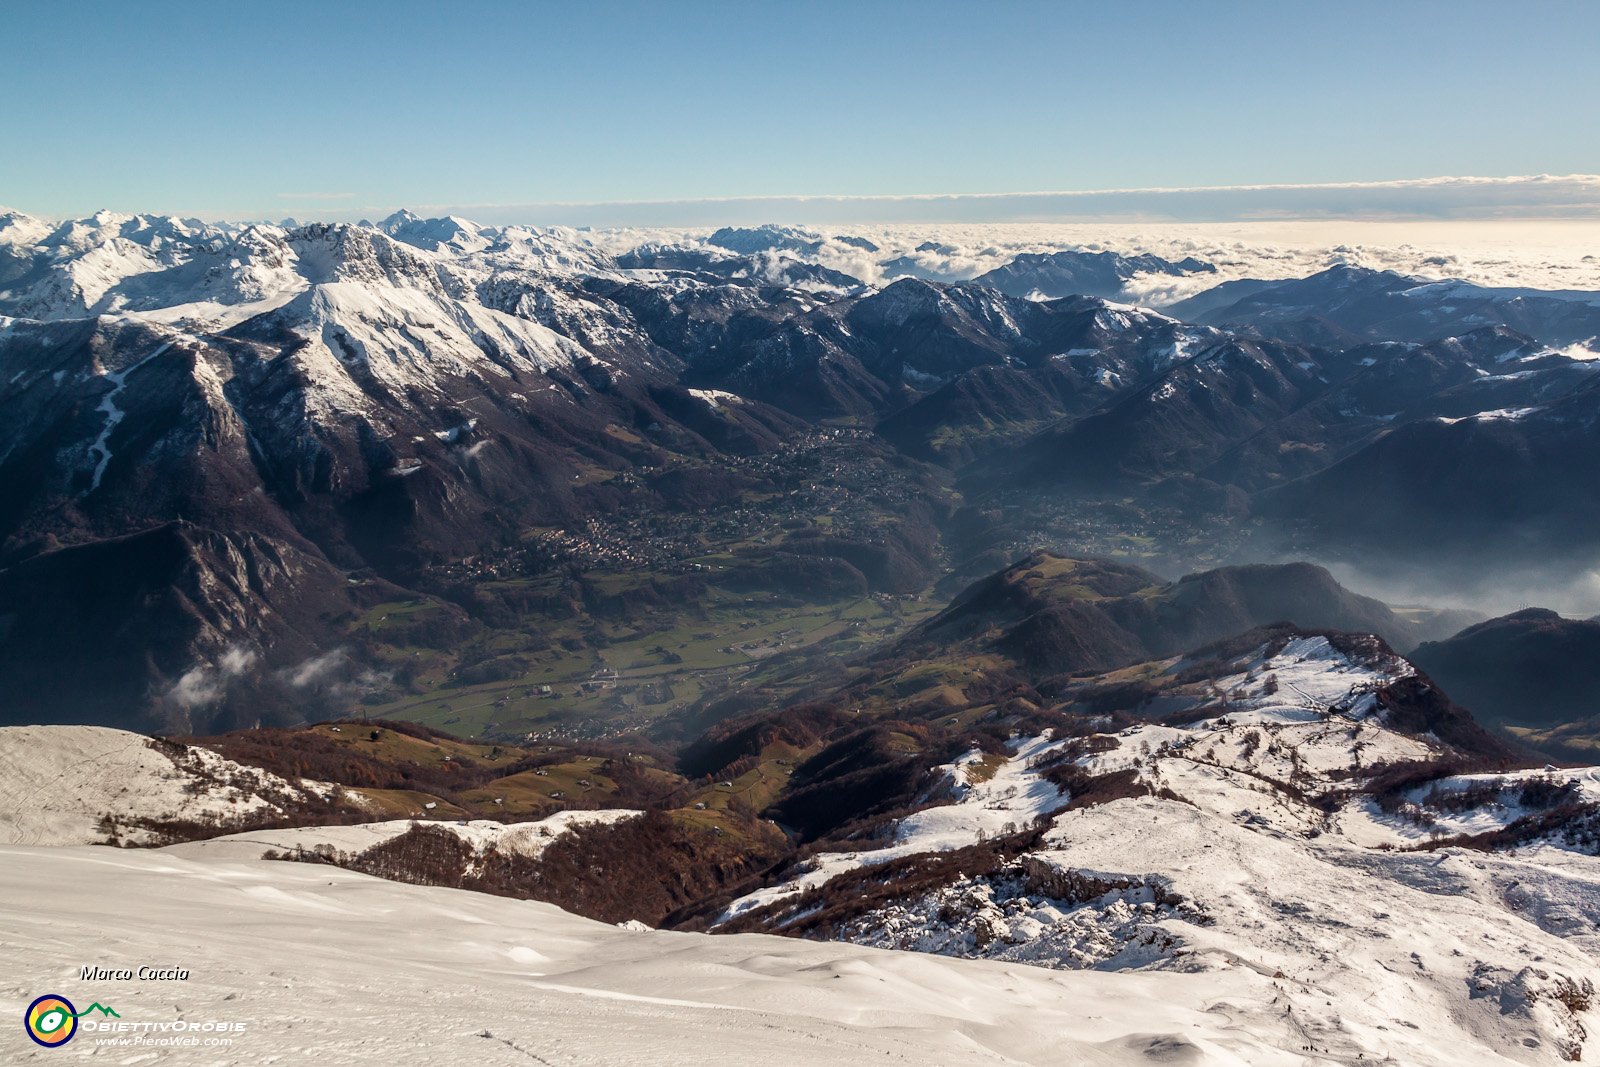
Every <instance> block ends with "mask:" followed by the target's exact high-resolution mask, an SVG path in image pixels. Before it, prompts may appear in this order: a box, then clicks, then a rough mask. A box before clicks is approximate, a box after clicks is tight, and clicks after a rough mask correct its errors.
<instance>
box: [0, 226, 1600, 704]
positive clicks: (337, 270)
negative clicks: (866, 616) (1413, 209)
mask: <svg viewBox="0 0 1600 1067" xmlns="http://www.w3.org/2000/svg"><path fill="white" fill-rule="evenodd" d="M947 252H948V253H949V254H951V255H954V252H955V250H953V249H942V248H941V247H939V246H936V245H932V244H930V245H927V246H924V247H922V248H918V249H911V250H890V249H885V248H883V247H880V245H879V244H877V243H875V242H874V241H873V240H869V239H867V238H865V237H861V236H854V235H848V234H834V235H828V234H821V233H816V232H812V231H807V230H799V229H794V228H787V227H776V226H767V227H756V228H746V229H735V228H726V229H722V230H718V231H716V232H714V233H711V234H709V235H704V236H696V235H686V236H684V237H682V238H681V239H676V240H673V241H669V242H666V243H663V242H662V241H661V240H660V239H659V238H658V237H654V236H652V237H651V238H650V239H649V240H641V241H640V242H638V243H629V242H628V241H626V240H625V239H622V238H619V237H618V236H617V235H599V234H592V233H587V232H581V231H574V230H538V229H531V228H525V227H484V226H478V225H476V224H474V223H472V222H470V221H467V220H464V219H458V218H446V219H423V218H419V217H417V216H415V215H412V214H410V213H406V212H401V213H397V214H396V215H393V216H390V217H389V218H386V219H384V220H382V221H380V222H377V223H371V224H360V225H345V224H339V225H324V224H312V225H288V224H286V225H278V226H273V225H249V226H218V225H210V224H204V223H200V222H196V221H193V220H183V219H176V218H168V217H159V216H144V215H117V214H112V213H101V214H99V215H96V216H93V217H92V218H88V219H81V220H74V221H69V222H66V223H61V224H54V223H46V222H42V221H40V220H36V219H31V218H28V217H26V216H20V215H14V214H13V215H6V216H0V372H3V373H0V411H3V412H4V413H5V415H6V418H5V419H4V420H3V421H0V684H3V685H6V686H7V687H8V688H10V689H11V690H12V691H13V692H18V693H22V694H24V695H23V696H22V697H21V698H20V700H19V702H18V703H17V704H16V705H14V706H15V708H16V710H15V711H14V712H12V714H13V715H14V716H16V720H15V721H32V720H35V719H50V718H62V719H71V720H79V721H112V722H123V721H130V720H129V715H130V714H131V713H130V711H129V709H140V710H139V712H138V713H137V714H140V715H152V716H158V717H159V716H168V717H171V716H174V715H176V716H178V717H179V719H180V720H184V718H185V717H186V716H190V715H195V714H204V709H205V708H206V707H208V706H210V705H209V704H208V694H209V693H210V692H211V691H212V690H213V689H215V688H217V686H218V685H220V682H221V680H222V679H224V678H225V677H226V672H225V671H223V668H222V667H220V666H219V664H220V663H221V661H222V659H223V658H224V657H227V656H230V655H231V656H233V657H234V659H233V660H232V661H230V662H239V661H240V657H243V660H246V661H249V662H255V663H260V664H268V665H272V666H273V669H275V670H277V669H286V668H288V667H290V666H292V665H294V664H298V663H304V662H308V661H310V660H312V659H315V658H316V657H318V656H322V655H325V654H328V653H329V652H331V651H335V650H342V652H341V655H348V656H350V657H352V663H353V664H354V663H356V662H357V661H360V660H361V657H367V660H368V661H370V662H367V664H366V666H367V667H368V668H370V672H369V673H373V676H374V677H383V678H393V677H402V678H409V677H411V676H412V675H413V674H415V673H416V672H413V671H410V670H404V671H402V670H400V667H399V663H400V660H401V659H402V658H405V657H411V658H417V657H414V656H412V655H411V653H409V652H405V651H402V649H401V648H400V646H389V645H386V644H384V643H383V642H378V643H377V644H374V643H373V638H372V631H371V626H372V625H375V623H374V620H376V619H378V618H380V617H383V618H387V614H388V608H387V606H388V605H393V604H396V603H407V602H410V601H413V600H417V601H420V602H425V603H427V604H428V605H430V607H429V610H430V611H434V612H437V613H438V616H439V618H440V619H444V618H450V619H457V620H458V621H459V620H462V619H466V620H469V621H470V625H472V626H479V627H488V628H490V629H491V630H499V629H504V628H505V627H508V626H524V627H525V626H526V625H528V624H525V623H521V622H517V621H516V620H518V619H525V618H533V617H542V616H540V615H539V613H540V612H546V611H557V610H558V608H557V607H556V605H562V606H561V607H559V611H562V612H569V613H570V612H572V611H574V610H577V609H574V608H573V607H572V605H573V604H575V603H578V601H576V600H574V599H573V596H574V595H572V594H569V593H559V594H558V593H541V594H539V596H538V597H533V596H532V594H529V593H526V592H518V591H516V590H513V589H510V588H509V587H505V586H503V584H502V585H495V584H494V583H495V582H500V583H505V582H528V581H532V580H533V578H534V577H535V576H538V575H551V574H554V573H556V572H555V571H553V570H551V568H552V567H568V568H576V570H575V571H574V572H573V573H577V574H584V573H589V574H599V573H600V572H602V571H604V570H605V568H607V567H623V566H625V565H626V561H627V560H629V559H630V558H632V559H634V560H635V561H637V560H643V559H646V558H648V559H649V560H650V561H651V563H650V566H651V567H652V568H655V569H656V570H657V571H658V572H659V573H662V574H695V575H699V576H700V577H698V578H696V579H695V580H696V581H699V582H706V583H709V586H710V587H713V588H716V589H719V590H721V589H723V588H724V587H726V588H734V587H737V589H738V590H740V591H741V593H742V594H745V595H748V594H749V593H751V592H756V593H760V594H762V595H781V596H796V595H800V596H805V597H810V598H812V599H813V600H818V599H821V600H827V599H828V598H829V597H833V596H836V595H842V592H843V591H845V590H853V591H857V592H858V593H864V592H868V591H870V592H873V593H875V594H881V595H910V594H912V593H915V592H917V591H918V590H922V589H930V590H931V589H932V588H933V584H934V583H935V582H937V581H938V580H939V579H940V578H941V577H945V576H961V577H963V578H971V577H976V576H978V575H980V574H983V573H987V572H990V571H994V570H997V569H999V568H1000V567H1001V566H1003V565H1004V564H1007V563H1010V562H1013V561H1014V560H1016V559H1018V558H1021V557H1024V556H1026V555H1027V552H1028V551H1029V550H1031V549H1033V548H1037V547H1050V548H1053V549H1055V550H1057V551H1060V552H1065V553H1067V554H1069V555H1075V556H1083V555H1104V554H1105V553H1106V551H1114V552H1121V553H1124V554H1125V555H1127V556H1128V557H1129V558H1130V560H1131V561H1143V562H1144V563H1145V564H1146V565H1150V566H1155V567H1156V568H1157V569H1158V570H1166V571H1168V572H1169V573H1181V571H1182V570H1187V569H1195V568H1196V567H1199V566H1214V565H1215V564H1218V563H1235V562H1242V561H1248V560H1250V559H1252V558H1254V559H1263V558H1273V559H1281V558H1286V557H1293V556H1297V555H1302V554H1311V555H1314V556H1315V557H1316V558H1319V559H1329V560H1343V561H1346V562H1352V563H1354V564H1357V565H1361V566H1366V565H1371V569H1373V570H1375V571H1377V570H1382V569H1383V568H1384V567H1395V568H1406V567H1411V568H1413V569H1420V570H1422V571H1424V572H1431V571H1432V570H1433V569H1435V568H1445V567H1446V565H1449V566H1454V567H1456V568H1457V569H1458V570H1460V569H1469V568H1478V569H1480V570H1481V569H1482V568H1481V566H1480V564H1481V563H1482V561H1485V560H1493V561H1494V564H1495V567H1496V568H1507V569H1510V570H1513V571H1514V570H1515V569H1516V568H1519V567H1542V568H1546V569H1549V568H1555V569H1557V570H1560V569H1561V568H1570V569H1579V568H1582V567H1584V566H1587V565H1588V564H1590V563H1591V562H1593V561H1594V559H1595V558H1596V556H1597V551H1596V549H1595V547H1594V545H1593V539H1592V537H1591V536H1590V531H1592V530H1593V529H1594V526H1595V522H1596V520H1597V519H1600V483H1596V481H1595V479H1594V478H1593V477H1592V476H1591V475H1590V473H1589V472H1590V471H1591V470H1593V469H1594V468H1595V464H1596V462H1597V461H1600V392H1597V390H1600V375H1597V374H1596V372H1597V371H1600V360H1596V359H1594V358H1592V356H1593V353H1592V352H1591V351H1590V350H1589V349H1588V348H1586V347H1585V344H1586V343H1587V342H1588V341H1589V340H1591V339H1592V338H1593V337H1594V336H1595V334H1596V333H1600V308H1597V303H1600V296H1597V295H1596V294H1579V293H1537V292H1532V291H1515V292H1513V291H1509V290H1494V289H1485V288H1481V287H1476V286H1470V285H1467V284H1465V283H1458V282H1446V281H1428V280H1424V279H1418V278H1407V277H1403V276H1401V275H1397V274H1392V273H1388V272H1377V271H1370V270H1364V269H1360V268H1354V267H1337V268H1333V269H1330V270H1327V271H1324V272H1322V273H1319V274H1316V275H1314V276H1312V277H1309V278H1304V279H1293V280H1274V281H1241V280H1238V279H1234V280H1226V281H1222V282H1221V283H1220V284H1218V285H1217V286H1216V287H1215V288H1213V289H1211V290H1209V291H1206V292H1202V293H1201V294H1200V295H1198V296H1194V297H1191V298H1189V299H1187V300H1185V301H1183V302H1181V303H1178V304H1175V305H1173V306H1171V307H1169V308H1167V309H1166V310H1165V312H1159V311H1154V310H1151V309H1148V308H1141V307H1137V306H1133V305H1130V304H1127V303H1125V302H1123V301H1124V299H1125V298H1126V297H1127V296H1128V295H1129V294H1130V292H1131V291H1132V290H1131V289H1130V286H1133V287H1137V286H1138V285H1140V284H1142V282H1143V281H1145V280H1148V279H1150V278H1161V279H1177V280H1181V281H1183V282H1184V284H1186V285H1203V284H1205V282H1206V281H1207V280H1209V279H1211V278H1212V277H1216V276H1217V275H1218V271H1217V269H1216V267H1215V265H1213V264H1209V263H1205V262H1201V261H1199V260H1197V259H1193V258H1184V259H1180V260H1176V261H1173V260H1167V259H1162V258H1160V257H1157V256H1153V255H1150V254H1142V253H1141V254H1118V253H1113V252H1108V251H1104V250H1098V249H1095V250H1082V249H1062V250H1056V251H1052V252H1039V253H1031V252H1030V253H1025V254H1021V255H1018V256H1017V257H1015V258H1014V259H1013V260H1012V261H1011V262H1009V263H1008V264H1005V265H1004V266H1001V267H999V268H996V269H990V270H988V271H986V272H983V273H981V274H980V275H978V276H976V277H973V278H972V279H970V280H969V281H964V282H951V281H945V280H930V278H929V277H926V276H925V275H927V274H928V273H929V272H928V271H925V270H920V269H915V270H914V269H911V264H913V263H926V262H928V261H929V257H938V256H942V255H945V254H946V253H947ZM919 257H920V258H919ZM852 264H861V265H862V266H859V267H855V266H852ZM868 267H870V270H869V269H866V268H868ZM852 269H855V270H858V271H859V273H860V274H862V275H864V276H866V277H867V278H868V279H871V280H870V281H869V280H863V278H861V277H857V276H856V275H853V274H851V273H850V270H852ZM919 274H920V275H924V276H918V275H919ZM896 275H901V276H900V277H896ZM886 279H888V280H886ZM1200 529H1204V530H1205V531H1206V533H1205V534H1203V535H1199V534H1197V533H1196V532H1195V531H1197V530H1200ZM1508 531H1510V532H1509V533H1508ZM552 546H554V547H552ZM552 553H554V555H552ZM601 558H603V559H604V560H606V561H609V562H604V563H603V564H597V563H595V562H594V560H596V559H601ZM574 560H589V561H590V562H588V563H575V562H573V561H574ZM553 561H554V562H553ZM635 566H636V567H637V566H638V564H637V562H636V563H635ZM597 567H598V570H596V568H597ZM563 573H565V572H563ZM541 580H543V579H541ZM953 580H954V579H953V577H952V578H951V579H949V580H947V581H946V583H945V585H944V586H942V587H941V588H942V589H943V590H944V591H945V592H946V593H947V592H949V591H950V590H951V588H952V586H951V584H950V582H951V581H953ZM956 584H957V585H959V582H957V583H956ZM1147 584H1148V583H1147ZM695 588H699V587H698V586H697V587H695ZM596 595H598V594H595V593H593V592H592V591H591V592H590V593H587V594H585V596H588V597H589V598H590V599H589V600H588V601H586V602H585V605H586V606H585V607H583V608H582V610H583V611H588V610H591V607H590V605H592V604H593V603H595V601H594V600H593V597H594V596H596ZM653 595H658V596H659V594H653ZM705 595H708V594H705V593H703V592H695V591H693V590H691V589H689V588H688V587H687V586H686V587H684V588H682V589H675V591H674V592H673V593H672V594H671V596H672V597H678V598H683V600H684V603H686V604H687V603H691V602H692V603H695V604H699V605H701V606H700V607H698V608H695V609H693V610H700V611H703V610H705V608H704V600H703V597H704V596H705ZM717 595H724V594H723V593H720V592H719V593H718V594H717ZM1207 595H1208V596H1213V595H1214V596H1215V597H1216V598H1217V599H1218V602H1219V603H1222V602H1226V601H1227V598H1229V597H1236V596H1237V595H1238V590H1237V589H1235V588H1232V587H1231V586H1230V588H1228V589H1221V588H1218V589H1216V590H1214V591H1213V592H1211V593H1208V594H1207ZM486 597H487V598H488V599H489V600H492V601H493V602H494V603H495V604H496V605H498V606H497V607H494V608H493V609H491V608H489V607H486V606H485V604H486V603H487V601H486V600H485V598H486ZM697 598H701V599H697ZM669 600H670V598H669ZM663 602H665V601H663ZM672 602H673V603H676V602H677V601H672ZM619 610H621V609H619ZM686 610H687V609H686ZM1097 610H1098V609H1097ZM1229 610H1231V609H1229ZM1246 616H1248V617H1249V619H1250V621H1252V622H1254V623H1259V622H1266V621H1273V620H1270V619H1265V618H1262V617H1260V613H1252V612H1246V613H1245V614H1244V615H1239V614H1237V613H1234V614H1229V613H1228V611H1227V610H1224V611H1223V614H1222V617H1225V618H1228V619H1229V620H1230V625H1232V624H1233V623H1234V622H1239V623H1240V624H1241V625H1242V623H1243V621H1244V620H1245V617H1246ZM560 617H561V618H568V617H571V616H570V615H563V616H560ZM1356 622H1361V623H1362V626H1361V628H1363V629H1377V630H1380V631H1383V632H1386V633H1387V634H1388V635H1389V636H1390V638H1391V640H1402V641H1403V640H1405V638H1403V637H1401V636H1400V635H1401V630H1399V629H1390V630H1384V627H1383V626H1379V625H1377V623H1376V622H1374V621H1373V617H1367V616H1363V617H1362V618H1360V619H1356V618H1354V617H1351V618H1350V619H1343V618H1341V619H1330V620H1328V622H1327V624H1328V625H1338V626H1346V625H1353V624H1354V623H1356ZM459 624H460V625H469V622H460V623H459ZM430 625H433V624H430ZM437 625H438V626H444V625H445V624H444V623H443V622H440V623H438V624H437ZM449 625H452V626H453V625H457V623H451V624H449ZM1097 627H1098V624H1097ZM440 632H442V631H440ZM1098 632H1099V634H1100V636H1099V638H1098V639H1099V640H1102V641H1106V640H1112V638H1113V636H1114V634H1113V633H1112V631H1110V630H1105V629H1099V631H1098ZM1108 635H1109V636H1108ZM1434 636H1444V634H1442V633H1440V634H1435V635H1434ZM485 640H487V639H485ZM519 640H526V638H519ZM572 640H573V641H575V642H577V644H578V645H579V646H580V647H583V648H586V649H588V650H589V651H594V650H595V649H596V648H597V647H598V646H596V645H595V644H594V641H595V640H596V638H595V636H594V635H593V634H590V635H587V636H578V637H575V638H572ZM1119 640H1120V639H1119ZM1141 640H1143V638H1141ZM380 646H382V647H380ZM1158 647H1166V646H1165V645H1162V644H1161V643H1160V642H1157V644H1156V645H1151V646H1147V647H1146V648H1145V651H1153V650H1154V649H1156V648H1158ZM91 649H93V650H97V651H96V652H95V653H94V654H90V651H89V650H91ZM573 654H574V655H576V654H577V653H573ZM505 655H512V658H513V659H515V654H506V653H503V654H502V655H501V658H502V659H503V658H504V656H505ZM374 657H375V658H374ZM460 668H461V664H453V665H446V664H445V663H444V662H443V661H440V666H439V667H438V670H439V671H441V672H446V673H445V674H440V675H438V676H437V677H436V678H435V682H434V683H426V684H436V683H437V682H438V678H442V677H448V671H451V670H459V669H460ZM352 669H355V668H354V667H352ZM509 669H511V668H510V667H509V666H505V665H502V666H500V667H495V668H492V670H496V671H500V670H509ZM563 669H568V668H563ZM570 669H574V670H575V669H576V667H572V668H570ZM196 671H199V672H200V673H199V674H196V673H195V672H196ZM422 674H423V675H425V674H426V672H425V671H424V672H422ZM185 678H191V679H195V681H193V684H188V685H187V686H186V684H185V682H184V679H185ZM206 679H209V680H210V681H205V680H206ZM202 682H205V684H201V683H202ZM397 684H398V683H397ZM404 684H405V685H409V686H417V685H424V683H423V682H418V681H406V682H405V683H404ZM369 695H370V694H369ZM340 699H345V698H342V697H341V698H340ZM707 699H709V697H708V698H707ZM174 700H176V701H177V704H174V703H173V701H174ZM292 703H293V702H292V701H289V700H287V698H286V699H285V701H284V702H283V706H284V707H285V708H288V707H289V706H290V705H291V704H292ZM702 710H703V709H702ZM216 714H219V715H221V714H223V713H222V712H216ZM228 714H233V713H231V712H230V713H228ZM285 714H288V712H287V711H285ZM696 714H699V712H698V711H697V712H696ZM208 724H209V725H217V726H221V725H228V724H229V722H228V720H227V719H226V716H224V718H223V719H220V720H205V721H197V722H192V723H189V724H188V725H192V726H203V725H208Z"/></svg>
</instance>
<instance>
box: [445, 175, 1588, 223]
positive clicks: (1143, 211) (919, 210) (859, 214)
mask: <svg viewBox="0 0 1600 1067" xmlns="http://www.w3.org/2000/svg"><path fill="white" fill-rule="evenodd" d="M417 210H422V211H425V212H426V213H428V214H444V213H455V214H465V215H469V216H470V217H472V218H474V219H477V220H479V221H481V222H492V223H535V224H540V225H569V226H674V225H676V226H711V225H727V224H746V223H754V222H770V221H774V220H777V221H782V222H791V223H807V224H826V223H835V224H838V223H872V222H875V223H894V222H1031V221H1074V220H1082V221H1112V220H1121V221H1169V222H1223V221H1249V220H1270V219H1339V218H1344V219H1456V220H1461V219H1533V218H1541V219H1550V218H1600V175H1594V174H1571V175H1548V174H1540V175H1527V176H1519V177H1505V178H1481V177H1440V178H1418V179H1405V180H1398V181H1378V182H1341V183H1325V184H1317V185H1237V186H1217V187H1193V188H1154V189H1095V190H1083V191H1051V192H1019V193H949V194H928V193H917V194H906V195H891V196H759V197H725V198H704V199H685V200H636V201H620V202H612V203H606V202H593V203H537V202H530V203H526V204H430V205H423V207H421V208H419V209H417Z"/></svg>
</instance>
